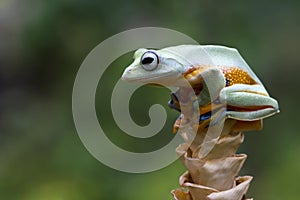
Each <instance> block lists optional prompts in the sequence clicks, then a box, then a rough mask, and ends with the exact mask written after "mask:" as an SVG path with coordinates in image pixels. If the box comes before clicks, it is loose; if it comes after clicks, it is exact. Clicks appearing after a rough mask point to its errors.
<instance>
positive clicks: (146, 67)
mask: <svg viewBox="0 0 300 200" xmlns="http://www.w3.org/2000/svg"><path fill="white" fill-rule="evenodd" d="M122 79H123V80H125V81H129V82H141V83H149V84H161V85H167V86H176V87H178V88H179V89H178V90H177V91H176V92H175V93H172V94H171V100H170V101H169V106H170V107H171V108H173V109H176V110H178V111H181V108H180V104H181V103H182V102H186V101H188V100H189V99H187V98H189V97H190V96H189V95H188V89H187V87H186V81H188V82H189V84H190V86H191V87H192V88H193V90H194V92H195V94H196V96H197V100H198V103H199V106H200V107H199V110H200V119H199V126H200V128H201V127H202V128H205V127H207V126H208V125H209V123H210V121H212V120H213V119H217V118H218V116H216V115H225V117H226V118H231V119H235V120H239V121H259V120H262V119H263V118H266V117H269V116H271V115H273V114H275V113H277V112H279V108H278V103H277V101H276V100H275V99H273V98H271V97H270V96H269V95H268V93H267V91H266V89H265V88H264V86H263V85H262V83H261V82H260V80H259V79H258V78H257V77H256V75H255V74H254V73H253V72H252V70H251V69H250V67H249V66H248V65H247V63H246V62H245V61H244V60H243V59H242V57H241V56H240V54H239V53H238V51H237V50H235V49H232V48H228V47H223V46H214V45H207V46H202V45H201V46H200V45H180V46H174V47H168V48H164V49H161V50H153V49H150V50H148V49H138V50H137V51H136V52H135V54H134V61H133V63H132V64H131V65H130V66H128V67H127V68H126V70H125V71H124V73H123V76H122ZM183 80H185V81H183ZM224 107H226V109H225V113H224V112H218V110H220V108H224ZM212 113H213V114H212ZM183 118H184V114H182V115H181V116H180V117H179V118H178V120H177V121H176V122H175V125H174V131H175V132H176V131H177V129H178V127H179V126H180V123H182V119H183Z"/></svg>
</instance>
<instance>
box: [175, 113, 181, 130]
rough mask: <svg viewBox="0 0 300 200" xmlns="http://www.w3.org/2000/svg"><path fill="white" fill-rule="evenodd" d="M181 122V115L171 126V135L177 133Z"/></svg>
mask: <svg viewBox="0 0 300 200" xmlns="http://www.w3.org/2000/svg"><path fill="white" fill-rule="evenodd" d="M181 120H182V114H181V115H180V116H179V117H178V118H177V119H176V121H175V123H174V125H173V133H174V134H175V133H177V131H178V130H179V127H180V124H181Z"/></svg>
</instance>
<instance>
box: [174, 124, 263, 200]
mask: <svg viewBox="0 0 300 200" xmlns="http://www.w3.org/2000/svg"><path fill="white" fill-rule="evenodd" d="M261 125H262V123H261V120H259V121H254V122H241V121H236V120H231V119H228V120H226V121H225V124H224V128H223V130H222V133H221V135H220V137H219V138H218V141H217V143H216V144H215V145H214V147H213V148H212V149H211V150H210V151H209V153H208V154H206V155H205V156H203V155H201V153H200V152H201V149H203V148H206V147H205V145H204V142H203V141H204V138H205V136H206V132H207V130H206V129H201V130H198V132H197V135H196V137H195V138H194V140H193V141H192V143H191V141H189V140H190V139H189V137H186V135H188V133H183V134H182V136H183V138H184V140H185V143H183V144H181V145H179V146H178V148H177V149H176V152H177V153H178V154H179V155H182V156H181V157H180V160H181V161H182V163H183V164H184V166H185V167H186V169H187V171H186V172H185V173H184V174H183V175H182V176H181V177H180V179H179V184H180V186H181V187H182V188H181V189H175V190H173V191H172V192H171V193H172V195H173V197H174V199H175V200H246V197H245V195H246V192H247V190H248V188H249V184H250V182H251V180H252V177H251V176H241V177H238V173H239V171H240V169H241V168H242V165H243V164H244V162H245V160H246V158H247V155H246V154H236V151H237V149H238V147H239V146H240V145H241V143H242V142H243V140H244V135H243V134H242V132H241V131H246V130H259V129H261V127H262V126H261ZM189 144H191V145H189Z"/></svg>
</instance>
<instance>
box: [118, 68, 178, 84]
mask: <svg viewBox="0 0 300 200" xmlns="http://www.w3.org/2000/svg"><path fill="white" fill-rule="evenodd" d="M180 79H184V77H183V76H182V75H181V74H179V73H170V72H166V73H162V74H159V75H155V74H153V75H152V76H151V75H150V74H149V75H148V76H139V77H133V76H130V75H128V73H127V72H126V71H125V72H124V74H123V75H122V80H123V81H127V82H140V83H150V84H162V85H171V84H172V85H174V84H176V83H177V82H178V81H179V80H180Z"/></svg>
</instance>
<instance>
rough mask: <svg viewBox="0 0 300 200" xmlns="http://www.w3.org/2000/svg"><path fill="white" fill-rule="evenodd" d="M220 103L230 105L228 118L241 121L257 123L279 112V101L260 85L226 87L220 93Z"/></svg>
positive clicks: (227, 113)
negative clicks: (256, 121)
mask: <svg viewBox="0 0 300 200" xmlns="http://www.w3.org/2000/svg"><path fill="white" fill-rule="evenodd" d="M220 102H221V103H222V104H227V105H228V109H227V112H226V115H227V117H228V118H232V119H237V120H241V121H255V120H259V119H263V118H266V117H268V116H271V115H273V114H275V113H277V112H279V110H278V103H277V101H276V100H275V99H273V98H271V97H270V96H269V95H268V94H267V92H266V91H265V89H264V87H263V86H261V85H258V84H256V85H246V84H235V85H232V86H229V87H226V88H224V89H222V91H221V92H220Z"/></svg>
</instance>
